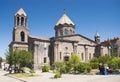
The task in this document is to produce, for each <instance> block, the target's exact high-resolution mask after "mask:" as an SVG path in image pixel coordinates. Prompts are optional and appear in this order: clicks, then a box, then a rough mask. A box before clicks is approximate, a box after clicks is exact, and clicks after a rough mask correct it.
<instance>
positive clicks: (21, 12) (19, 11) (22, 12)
mask: <svg viewBox="0 0 120 82" xmlns="http://www.w3.org/2000/svg"><path fill="white" fill-rule="evenodd" d="M16 15H24V16H27V14H26V13H25V11H24V10H23V9H22V8H20V9H19V10H18V12H17V13H15V16H16Z"/></svg>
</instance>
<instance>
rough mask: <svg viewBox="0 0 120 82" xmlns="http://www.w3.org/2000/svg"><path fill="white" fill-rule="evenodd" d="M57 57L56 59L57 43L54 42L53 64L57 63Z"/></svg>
mask: <svg viewBox="0 0 120 82" xmlns="http://www.w3.org/2000/svg"><path fill="white" fill-rule="evenodd" d="M57 57H58V42H55V44H54V62H56V61H57Z"/></svg>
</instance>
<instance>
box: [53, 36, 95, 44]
mask: <svg viewBox="0 0 120 82" xmlns="http://www.w3.org/2000/svg"><path fill="white" fill-rule="evenodd" d="M74 36H80V37H82V38H84V39H87V40H89V41H91V42H93V43H95V41H94V40H92V39H89V38H87V37H85V36H83V35H81V34H74V35H67V36H58V37H52V38H62V37H63V38H64V37H74ZM73 41H76V40H73Z"/></svg>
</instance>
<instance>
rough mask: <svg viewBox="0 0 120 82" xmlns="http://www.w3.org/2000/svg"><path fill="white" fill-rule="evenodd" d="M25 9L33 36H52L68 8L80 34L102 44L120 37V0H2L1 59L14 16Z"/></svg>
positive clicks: (0, 14) (9, 35)
mask: <svg viewBox="0 0 120 82" xmlns="http://www.w3.org/2000/svg"><path fill="white" fill-rule="evenodd" d="M19 8H23V9H24V11H25V12H26V13H27V15H28V28H29V30H30V35H35V36H48V37H52V36H54V34H55V31H54V26H55V24H56V23H57V21H58V20H59V18H60V17H61V16H62V15H63V12H64V9H66V13H67V15H68V16H69V17H70V19H71V20H72V21H73V22H74V23H75V25H76V31H75V32H76V34H81V35H84V36H86V37H88V38H90V39H93V40H94V34H95V33H96V31H98V32H99V34H100V36H101V41H104V40H106V39H108V38H114V37H120V0H0V37H1V40H0V41H1V42H0V56H1V57H3V58H5V55H4V53H5V52H6V50H7V49H8V45H9V43H10V42H11V41H12V30H13V27H14V14H15V13H16V12H17V11H18V9H19Z"/></svg>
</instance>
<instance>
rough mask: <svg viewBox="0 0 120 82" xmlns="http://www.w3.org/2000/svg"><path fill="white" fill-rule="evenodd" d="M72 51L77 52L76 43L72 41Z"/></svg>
mask: <svg viewBox="0 0 120 82" xmlns="http://www.w3.org/2000/svg"><path fill="white" fill-rule="evenodd" d="M73 53H74V54H76V53H77V43H73Z"/></svg>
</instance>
